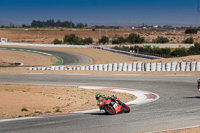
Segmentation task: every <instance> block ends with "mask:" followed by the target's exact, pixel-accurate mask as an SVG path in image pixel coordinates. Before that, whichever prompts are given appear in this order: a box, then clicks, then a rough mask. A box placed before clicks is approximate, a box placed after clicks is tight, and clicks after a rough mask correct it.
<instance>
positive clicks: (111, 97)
mask: <svg viewBox="0 0 200 133" xmlns="http://www.w3.org/2000/svg"><path fill="white" fill-rule="evenodd" d="M95 97H96V100H98V102H97V105H98V106H99V103H100V102H101V101H102V100H103V98H105V99H106V100H108V99H111V104H112V105H114V104H115V103H116V102H118V103H119V104H120V105H121V104H122V102H121V101H120V100H119V99H117V97H116V96H115V95H111V96H110V95H108V96H107V95H101V94H100V93H98V94H96V96H95Z"/></svg>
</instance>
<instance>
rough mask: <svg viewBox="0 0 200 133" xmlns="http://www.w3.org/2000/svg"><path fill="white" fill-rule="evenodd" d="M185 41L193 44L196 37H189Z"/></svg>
mask: <svg viewBox="0 0 200 133" xmlns="http://www.w3.org/2000/svg"><path fill="white" fill-rule="evenodd" d="M184 43H187V44H192V43H194V39H193V38H192V37H190V38H187V39H186V40H185V41H184Z"/></svg>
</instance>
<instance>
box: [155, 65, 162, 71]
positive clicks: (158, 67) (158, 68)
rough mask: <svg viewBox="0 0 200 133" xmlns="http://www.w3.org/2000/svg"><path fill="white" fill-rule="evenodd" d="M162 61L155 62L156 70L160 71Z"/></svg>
mask: <svg viewBox="0 0 200 133" xmlns="http://www.w3.org/2000/svg"><path fill="white" fill-rule="evenodd" d="M161 68H162V63H156V71H161Z"/></svg>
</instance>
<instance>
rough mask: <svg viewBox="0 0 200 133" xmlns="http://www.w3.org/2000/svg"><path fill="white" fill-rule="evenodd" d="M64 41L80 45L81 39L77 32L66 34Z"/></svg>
mask: <svg viewBox="0 0 200 133" xmlns="http://www.w3.org/2000/svg"><path fill="white" fill-rule="evenodd" d="M63 41H64V43H68V44H76V45H80V44H81V43H80V39H79V37H77V36H76V35H75V34H70V35H65V37H64V39H63Z"/></svg>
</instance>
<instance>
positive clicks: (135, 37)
mask: <svg viewBox="0 0 200 133" xmlns="http://www.w3.org/2000/svg"><path fill="white" fill-rule="evenodd" d="M127 42H128V43H131V44H136V43H143V42H144V37H142V38H141V37H140V35H137V34H135V33H131V34H130V35H129V36H128V38H127Z"/></svg>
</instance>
